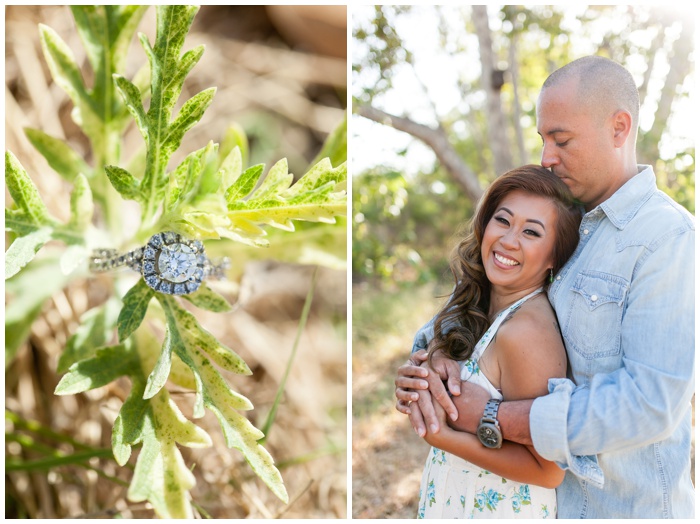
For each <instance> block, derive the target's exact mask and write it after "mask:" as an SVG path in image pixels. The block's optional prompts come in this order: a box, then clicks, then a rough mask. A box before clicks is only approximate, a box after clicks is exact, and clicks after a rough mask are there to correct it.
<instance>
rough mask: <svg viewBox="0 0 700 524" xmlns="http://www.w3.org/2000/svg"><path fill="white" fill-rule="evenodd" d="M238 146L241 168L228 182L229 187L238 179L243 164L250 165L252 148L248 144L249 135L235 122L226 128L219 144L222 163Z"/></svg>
mask: <svg viewBox="0 0 700 524" xmlns="http://www.w3.org/2000/svg"><path fill="white" fill-rule="evenodd" d="M236 148H238V149H239V150H240V155H241V169H240V170H239V171H237V173H236V176H234V178H233V180H231V181H229V182H228V184H226V187H229V186H230V185H231V184H232V183H233V182H234V181H235V180H236V178H237V177H238V174H240V173H241V171H242V169H243V166H247V165H248V151H249V149H250V146H249V144H248V137H247V136H246V133H245V131H244V130H243V128H242V127H241V126H240V125H238V124H236V123H233V124H230V125H229V127H228V128H226V132H225V133H224V136H223V138H222V139H221V145H220V146H219V155H220V159H221V160H222V164H224V163H225V162H224V159H225V158H227V157H228V156H229V155H230V154H231V153H232V152H233V150H234V149H236ZM222 168H223V165H222Z"/></svg>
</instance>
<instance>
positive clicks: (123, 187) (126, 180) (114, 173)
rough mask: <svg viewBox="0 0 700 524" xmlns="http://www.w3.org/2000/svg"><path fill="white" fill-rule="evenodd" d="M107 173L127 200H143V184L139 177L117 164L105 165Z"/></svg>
mask: <svg viewBox="0 0 700 524" xmlns="http://www.w3.org/2000/svg"><path fill="white" fill-rule="evenodd" d="M105 173H107V178H109V181H110V182H111V184H112V186H114V189H116V190H117V191H118V192H119V194H120V195H121V196H123V197H124V198H126V199H127V200H136V201H137V202H142V201H143V196H142V194H141V187H140V186H141V184H140V182H139V181H138V179H137V178H136V177H135V176H134V175H132V174H131V173H129V172H128V171H127V170H126V169H122V168H121V167H117V166H105Z"/></svg>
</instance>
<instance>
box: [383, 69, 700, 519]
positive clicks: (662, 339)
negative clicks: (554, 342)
mask: <svg viewBox="0 0 700 524" xmlns="http://www.w3.org/2000/svg"><path fill="white" fill-rule="evenodd" d="M638 120H639V95H638V92H637V88H636V86H635V83H634V80H633V78H632V76H631V75H630V73H629V72H628V71H627V70H626V69H624V68H623V67H622V66H620V65H619V64H617V63H615V62H613V61H611V60H608V59H605V58H602V57H597V56H589V57H584V58H581V59H578V60H576V61H574V62H571V63H570V64H568V65H566V66H564V67H562V68H561V69H559V70H557V71H555V72H554V73H553V74H552V75H551V76H550V77H549V78H548V79H547V80H546V81H545V83H544V85H543V87H542V91H541V93H540V96H539V99H538V101H537V131H538V133H539V135H540V136H541V137H542V141H543V149H542V165H543V166H544V167H547V168H549V169H551V170H552V171H553V172H554V174H556V175H557V176H559V177H560V178H561V179H562V180H563V181H564V182H565V183H566V185H567V186H568V187H569V188H570V189H571V191H572V192H573V194H574V196H575V197H576V198H577V199H578V200H580V201H581V202H582V203H583V205H584V208H585V215H584V217H583V221H582V222H581V227H580V229H579V233H580V242H579V245H578V247H577V249H576V251H575V253H574V255H573V257H572V258H571V260H569V262H568V263H567V264H566V265H565V266H564V267H563V268H562V270H561V271H560V272H559V274H558V275H557V276H556V278H555V280H554V282H553V283H552V284H551V286H550V287H549V290H548V294H549V299H550V302H551V303H552V305H553V306H554V309H555V311H556V313H557V317H558V319H559V323H560V327H561V331H562V336H563V339H564V342H565V344H566V349H567V353H568V357H569V363H570V367H571V373H570V374H569V377H568V378H567V379H551V380H550V383H549V395H546V396H544V397H540V398H537V399H534V400H519V401H510V402H502V403H501V404H500V406H499V408H498V411H497V424H496V430H497V431H500V432H501V433H502V437H503V438H504V439H507V440H511V441H515V442H518V443H521V444H525V445H533V446H534V447H535V449H536V450H537V452H538V453H539V454H540V455H541V456H542V457H544V458H546V459H548V460H551V461H555V462H557V463H558V464H559V466H560V467H562V468H563V469H565V470H566V472H567V474H566V476H565V478H564V481H563V483H562V484H561V486H560V487H559V488H557V503H558V507H559V511H558V517H559V518H693V517H694V514H695V507H694V491H693V485H692V482H691V478H690V446H691V431H692V429H691V428H692V421H691V398H692V396H693V392H694V370H695V353H694V338H695V332H694V313H695V310H694V295H693V293H694V287H695V286H694V239H695V226H694V221H693V217H692V216H691V215H690V213H688V212H687V211H686V210H685V209H683V208H682V207H681V206H679V205H678V204H676V203H675V202H674V201H673V200H672V199H670V198H669V197H668V196H667V195H665V194H664V193H663V192H661V191H660V190H659V189H657V187H656V179H655V175H654V172H653V170H652V167H651V166H644V165H637V158H636V151H635V146H636V139H637V127H638ZM432 337H433V326H432V321H431V322H430V323H428V324H426V326H424V327H423V328H422V329H421V330H420V331H419V332H418V334H417V335H416V339H415V342H414V349H413V351H414V352H413V355H412V357H411V360H409V361H408V363H407V364H405V365H404V366H402V367H401V368H399V371H398V375H397V378H396V386H397V387H396V397H397V400H398V401H397V409H398V410H399V411H401V412H402V413H405V414H409V415H410V418H411V422H412V424H413V426H414V429H415V430H416V432H417V433H418V434H419V435H421V436H423V435H425V433H426V431H433V432H435V431H437V430H439V425H437V418H436V416H435V411H434V408H433V401H435V402H437V403H439V404H440V405H442V406H444V409H445V410H446V411H447V414H448V415H449V417H450V418H451V419H452V420H453V422H451V423H450V424H451V425H453V426H454V427H455V428H456V429H460V430H462V431H468V432H470V433H477V428H478V426H479V424H480V422H481V419H482V417H483V418H486V417H485V414H484V409H485V406H486V403H487V401H488V400H489V395H488V393H487V392H486V391H485V390H483V389H481V388H479V387H478V386H474V385H473V384H470V383H468V382H463V383H461V382H460V381H459V364H458V363H457V362H454V361H451V360H449V359H447V358H446V357H444V356H439V357H438V358H434V359H433V368H434V370H435V371H432V370H430V369H429V368H428V367H427V365H426V364H425V363H423V364H422V366H421V367H419V364H420V363H421V362H422V361H423V360H424V358H425V356H424V352H422V351H420V350H422V349H425V348H427V346H428V344H429V341H430V339H432ZM443 380H446V381H447V387H448V388H449V389H450V392H451V396H452V400H450V397H449V396H448V395H447V394H446V392H445V385H444V384H443ZM491 404H493V403H491ZM489 415H490V416H491V415H493V408H492V406H491V410H490V412H489ZM491 426H492V429H493V424H491Z"/></svg>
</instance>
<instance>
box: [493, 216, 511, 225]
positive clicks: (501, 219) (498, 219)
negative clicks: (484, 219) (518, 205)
mask: <svg viewBox="0 0 700 524" xmlns="http://www.w3.org/2000/svg"><path fill="white" fill-rule="evenodd" d="M493 218H494V220H495V221H496V222H500V223H501V224H503V225H506V226H507V225H509V223H508V220H506V219H505V218H503V217H493Z"/></svg>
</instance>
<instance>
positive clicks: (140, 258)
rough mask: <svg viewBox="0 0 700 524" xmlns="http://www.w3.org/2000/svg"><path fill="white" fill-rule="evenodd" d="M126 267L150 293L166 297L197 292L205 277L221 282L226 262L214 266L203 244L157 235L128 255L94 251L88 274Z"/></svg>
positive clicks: (178, 237) (113, 250)
mask: <svg viewBox="0 0 700 524" xmlns="http://www.w3.org/2000/svg"><path fill="white" fill-rule="evenodd" d="M120 266H128V267H129V268H131V269H133V270H134V271H138V272H139V273H141V276H143V279H144V281H145V282H146V284H147V285H148V286H149V287H150V288H151V289H153V290H155V291H158V292H160V293H166V294H168V295H188V294H190V293H194V292H195V291H197V289H199V286H200V285H201V284H202V280H204V279H205V278H207V277H210V276H212V277H215V278H224V272H225V271H226V269H228V267H229V260H228V259H227V258H224V259H222V260H221V261H219V263H217V264H214V263H213V262H212V261H211V260H209V258H207V256H206V254H205V253H204V244H202V242H200V241H199V240H190V239H188V238H185V237H183V236H181V235H179V234H178V233H175V232H173V231H165V232H163V233H156V234H155V235H153V236H152V237H151V238H150V239H149V240H148V243H147V244H146V245H145V246H143V247H139V248H137V249H133V250H131V251H129V252H127V253H123V254H119V253H118V252H117V250H116V249H96V250H94V251H93V252H92V258H91V259H90V271H93V272H95V273H103V272H105V271H111V270H112V269H116V268H118V267H120Z"/></svg>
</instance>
